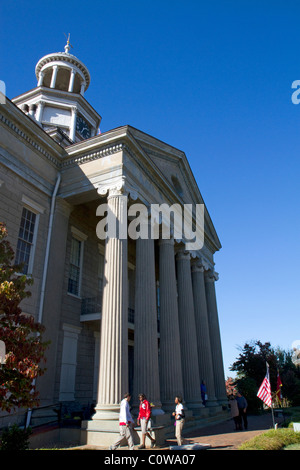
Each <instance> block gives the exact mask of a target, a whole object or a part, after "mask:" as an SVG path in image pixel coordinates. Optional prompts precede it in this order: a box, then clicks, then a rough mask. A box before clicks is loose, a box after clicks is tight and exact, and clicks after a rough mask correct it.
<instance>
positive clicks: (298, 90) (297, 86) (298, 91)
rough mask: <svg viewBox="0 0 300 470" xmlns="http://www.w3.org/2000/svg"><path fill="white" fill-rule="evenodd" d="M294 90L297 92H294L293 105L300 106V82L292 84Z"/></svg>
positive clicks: (295, 81)
mask: <svg viewBox="0 0 300 470" xmlns="http://www.w3.org/2000/svg"><path fill="white" fill-rule="evenodd" d="M292 88H293V89H294V88H295V89H296V91H294V93H293V94H292V98H291V99H292V103H294V104H299V103H300V98H299V95H300V80H294V81H293V83H292Z"/></svg>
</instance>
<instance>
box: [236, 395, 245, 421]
mask: <svg viewBox="0 0 300 470" xmlns="http://www.w3.org/2000/svg"><path fill="white" fill-rule="evenodd" d="M236 401H237V404H238V408H239V416H240V426H241V429H242V421H243V422H244V428H245V429H248V420H247V406H248V403H247V400H246V398H245V397H244V396H243V395H242V394H241V393H240V392H237V395H236Z"/></svg>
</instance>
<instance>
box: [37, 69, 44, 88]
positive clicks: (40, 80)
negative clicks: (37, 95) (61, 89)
mask: <svg viewBox="0 0 300 470" xmlns="http://www.w3.org/2000/svg"><path fill="white" fill-rule="evenodd" d="M43 78H44V72H40V73H39V81H38V84H37V86H42V85H43Z"/></svg>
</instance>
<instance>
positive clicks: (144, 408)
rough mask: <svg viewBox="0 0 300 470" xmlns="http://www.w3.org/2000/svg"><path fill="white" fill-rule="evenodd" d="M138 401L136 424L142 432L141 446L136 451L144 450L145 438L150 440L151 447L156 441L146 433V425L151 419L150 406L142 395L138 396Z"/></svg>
mask: <svg viewBox="0 0 300 470" xmlns="http://www.w3.org/2000/svg"><path fill="white" fill-rule="evenodd" d="M139 400H140V408H139V415H138V418H137V424H138V426H139V425H140V426H141V431H142V444H141V445H139V447H138V449H145V448H146V446H145V442H146V436H147V437H149V439H150V440H151V447H154V446H155V443H156V440H155V439H153V437H151V436H150V434H149V432H148V423H149V420H150V417H151V406H150V403H149V402H148V400H147V399H146V396H145V395H144V394H143V393H140V394H139Z"/></svg>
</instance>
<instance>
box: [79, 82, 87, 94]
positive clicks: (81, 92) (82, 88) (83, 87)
mask: <svg viewBox="0 0 300 470" xmlns="http://www.w3.org/2000/svg"><path fill="white" fill-rule="evenodd" d="M85 86H86V83H85V82H82V83H81V87H80V94H81V95H82V96H84V90H85Z"/></svg>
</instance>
